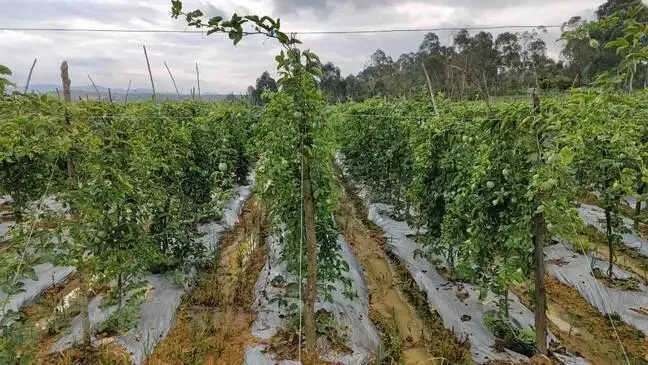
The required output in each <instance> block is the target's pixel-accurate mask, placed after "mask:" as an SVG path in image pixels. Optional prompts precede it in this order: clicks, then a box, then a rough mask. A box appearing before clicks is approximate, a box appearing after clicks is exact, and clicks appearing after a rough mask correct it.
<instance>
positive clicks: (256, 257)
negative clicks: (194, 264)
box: [146, 197, 268, 365]
mask: <svg viewBox="0 0 648 365" xmlns="http://www.w3.org/2000/svg"><path fill="white" fill-rule="evenodd" d="M266 227H267V222H266V220H265V216H264V214H263V210H262V208H261V206H260V203H259V201H258V199H256V198H255V197H253V198H251V199H250V200H249V201H248V202H247V203H246V204H245V206H244V208H243V213H242V214H241V217H240V220H239V223H238V224H237V225H236V227H235V228H234V230H233V231H232V232H230V233H229V234H227V236H226V237H225V238H224V239H223V240H222V241H221V252H220V255H219V258H218V260H217V261H215V262H214V264H213V267H211V268H210V269H208V270H207V272H205V273H204V274H203V275H202V277H201V279H200V280H199V282H198V284H197V286H196V288H194V289H193V291H192V292H191V294H189V296H188V297H187V299H186V300H185V301H184V302H183V304H182V306H181V307H180V310H179V311H178V317H177V319H176V323H175V325H174V327H173V329H172V330H171V331H170V332H169V335H168V336H167V337H166V338H165V339H164V340H163V341H162V342H161V343H160V345H159V346H158V347H157V348H156V349H155V351H154V352H153V354H152V355H151V356H150V357H149V358H148V360H147V362H146V364H148V365H169V364H236V365H240V364H242V363H243V356H244V352H245V347H246V346H247V345H250V344H253V343H255V339H254V337H253V336H252V334H251V333H250V331H249V328H250V325H251V324H252V322H253V321H254V319H255V314H254V312H253V310H252V308H251V306H252V301H253V298H254V284H255V283H256V280H257V278H258V277H259V272H260V271H261V269H262V267H263V265H264V264H265V261H266V258H267V254H268V252H267V247H266V246H265V244H264V232H265V230H266Z"/></svg>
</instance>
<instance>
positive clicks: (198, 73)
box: [196, 62, 201, 100]
mask: <svg viewBox="0 0 648 365" xmlns="http://www.w3.org/2000/svg"><path fill="white" fill-rule="evenodd" d="M196 80H197V81H198V100H201V97H200V72H199V71H198V62H196Z"/></svg>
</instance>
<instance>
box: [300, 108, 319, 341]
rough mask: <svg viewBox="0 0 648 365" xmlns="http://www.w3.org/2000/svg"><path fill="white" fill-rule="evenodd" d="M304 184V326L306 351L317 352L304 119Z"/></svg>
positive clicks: (314, 253)
mask: <svg viewBox="0 0 648 365" xmlns="http://www.w3.org/2000/svg"><path fill="white" fill-rule="evenodd" d="M300 129H301V133H302V138H303V141H304V142H303V144H302V150H301V153H302V159H303V171H302V184H303V185H302V186H303V189H304V191H303V194H304V195H303V199H304V212H303V214H304V230H305V236H306V237H305V238H306V256H307V258H306V259H307V261H306V264H307V272H308V276H307V278H306V308H305V311H304V327H305V330H306V351H307V352H308V353H309V354H313V353H314V352H315V340H316V334H315V301H316V300H317V235H316V226H315V224H316V223H315V211H314V209H313V186H312V184H311V177H310V156H309V153H308V151H309V148H310V145H311V143H310V138H309V136H308V129H307V122H306V121H305V120H302V125H301V128H300ZM300 285H301V283H300Z"/></svg>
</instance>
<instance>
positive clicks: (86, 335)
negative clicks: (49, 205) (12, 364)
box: [61, 61, 91, 349]
mask: <svg viewBox="0 0 648 365" xmlns="http://www.w3.org/2000/svg"><path fill="white" fill-rule="evenodd" d="M61 81H62V82H63V101H64V103H65V104H69V103H71V102H72V91H71V88H70V86H71V84H72V82H71V80H70V76H69V70H68V64H67V61H63V63H61ZM65 127H66V129H67V132H68V134H71V133H72V117H71V115H70V109H69V108H67V107H66V108H65ZM73 148H74V144H73V145H72V146H71V148H70V151H68V153H67V170H68V181H69V183H70V185H74V184H75V182H76V181H75V180H76V174H75V171H74V161H73V157H72V153H73V152H72V149H73ZM82 266H84V265H82ZM79 281H80V284H81V285H80V287H81V328H82V329H83V345H84V347H85V348H86V349H88V348H89V347H90V345H91V334H90V317H89V313H88V290H87V285H86V283H87V282H86V272H85V270H84V269H83V268H80V270H79Z"/></svg>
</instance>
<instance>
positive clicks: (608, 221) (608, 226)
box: [605, 206, 614, 279]
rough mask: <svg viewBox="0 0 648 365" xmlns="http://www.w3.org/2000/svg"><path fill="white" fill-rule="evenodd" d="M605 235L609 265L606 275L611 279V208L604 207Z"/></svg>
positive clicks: (612, 237) (612, 247) (612, 238)
mask: <svg viewBox="0 0 648 365" xmlns="http://www.w3.org/2000/svg"><path fill="white" fill-rule="evenodd" d="M605 237H606V238H607V241H608V251H609V252H608V253H609V258H610V262H609V266H608V277H609V278H610V279H612V277H613V275H614V235H613V234H612V209H611V208H610V207H609V206H608V207H605Z"/></svg>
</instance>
